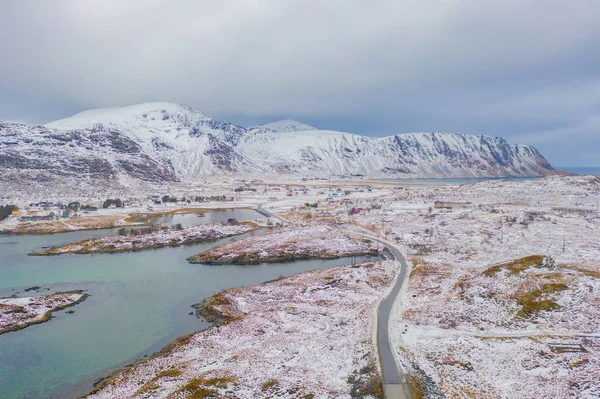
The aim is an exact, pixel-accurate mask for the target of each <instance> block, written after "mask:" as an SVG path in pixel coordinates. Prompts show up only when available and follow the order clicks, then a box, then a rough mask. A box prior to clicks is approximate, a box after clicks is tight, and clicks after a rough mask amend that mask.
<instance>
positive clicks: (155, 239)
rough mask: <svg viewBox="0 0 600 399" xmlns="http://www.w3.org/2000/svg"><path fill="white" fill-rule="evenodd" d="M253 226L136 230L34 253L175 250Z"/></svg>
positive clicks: (36, 254)
mask: <svg viewBox="0 0 600 399" xmlns="http://www.w3.org/2000/svg"><path fill="white" fill-rule="evenodd" d="M258 228H259V227H258V226H257V225H255V224H253V223H250V222H243V223H239V224H207V225H201V226H192V227H188V228H181V229H177V228H176V229H168V230H164V229H160V230H148V231H146V232H144V231H142V230H133V234H123V235H118V236H110V237H100V238H92V239H88V240H83V241H78V242H75V243H71V244H66V245H61V246H57V247H52V248H48V249H44V250H41V251H36V252H32V253H30V255H35V256H47V255H63V254H91V253H117V252H129V251H139V250H144V249H152V248H162V247H174V246H179V245H187V244H196V243H200V242H204V241H212V240H218V239H221V238H226V237H231V236H234V235H238V234H243V233H247V232H250V231H252V230H256V229H258Z"/></svg>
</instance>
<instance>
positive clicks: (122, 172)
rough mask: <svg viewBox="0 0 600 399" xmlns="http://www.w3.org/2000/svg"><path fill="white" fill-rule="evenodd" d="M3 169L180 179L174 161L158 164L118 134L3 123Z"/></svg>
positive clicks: (0, 142) (0, 155) (0, 146)
mask: <svg viewBox="0 0 600 399" xmlns="http://www.w3.org/2000/svg"><path fill="white" fill-rule="evenodd" d="M0 168H2V169H8V170H21V171H26V170H29V171H44V172H48V173H50V174H54V175H61V176H72V177H87V178H94V179H105V180H115V179H119V178H120V177H121V176H123V177H129V178H134V179H139V180H146V181H176V180H177V176H176V174H175V171H174V168H173V165H172V164H171V162H170V161H169V160H156V159H154V158H153V157H151V156H149V155H148V154H147V153H145V152H144V150H143V149H142V148H141V146H140V145H139V144H138V143H136V142H135V141H133V140H131V139H129V138H128V137H126V136H124V135H123V134H121V133H120V132H118V131H110V130H108V131H103V130H95V129H89V130H70V131H59V130H54V129H48V128H45V127H43V126H28V125H23V124H19V123H1V122H0Z"/></svg>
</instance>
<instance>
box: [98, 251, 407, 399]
mask: <svg viewBox="0 0 600 399" xmlns="http://www.w3.org/2000/svg"><path fill="white" fill-rule="evenodd" d="M397 267H398V264H397V263H396V262H392V261H382V262H375V263H364V264H361V265H358V266H357V267H349V266H346V267H337V268H333V269H329V270H317V271H311V272H305V273H301V274H297V275H295V276H292V277H289V278H284V279H281V280H278V281H275V282H271V283H266V284H262V285H257V286H253V287H248V288H237V289H230V290H227V291H225V292H223V293H220V294H217V295H215V296H213V297H212V298H210V299H209V300H208V301H207V303H206V306H209V307H211V308H212V309H213V311H216V312H219V313H221V314H223V315H225V316H226V318H227V321H226V322H225V323H223V324H222V325H219V326H218V327H213V328H210V329H208V330H205V331H203V332H199V333H196V334H194V335H192V336H190V337H187V338H185V339H181V340H179V342H178V343H177V344H176V345H175V346H174V347H173V348H171V350H170V351H167V352H166V353H163V354H162V355H159V356H157V357H154V358H152V359H150V360H148V361H145V362H142V363H140V364H138V365H137V366H135V367H133V368H131V369H126V370H124V371H122V372H120V373H118V374H116V375H115V376H114V377H113V378H111V379H110V381H106V383H105V384H104V385H103V388H101V389H100V391H99V392H97V393H95V394H93V395H91V396H90V398H98V399H99V398H111V399H118V398H166V397H169V398H184V397H190V396H192V395H194V394H197V395H198V396H194V397H211V396H210V395H213V396H214V397H228V398H248V399H250V398H323V399H324V398H351V397H354V398H356V397H361V398H363V397H364V398H368V397H381V393H382V392H381V385H380V378H379V374H378V366H377V359H376V354H375V353H376V352H375V351H376V344H375V342H374V331H375V309H376V306H377V304H378V302H379V300H380V299H381V297H382V295H383V294H384V291H385V290H386V288H387V287H388V286H389V285H390V284H391V283H392V280H393V277H394V275H395V273H396V272H397ZM201 394H204V395H207V396H201Z"/></svg>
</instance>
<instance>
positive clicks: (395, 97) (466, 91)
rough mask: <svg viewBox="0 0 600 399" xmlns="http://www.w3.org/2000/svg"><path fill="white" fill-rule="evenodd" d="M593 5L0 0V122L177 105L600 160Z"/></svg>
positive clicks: (599, 27)
mask: <svg viewBox="0 0 600 399" xmlns="http://www.w3.org/2000/svg"><path fill="white" fill-rule="evenodd" d="M599 15H600V3H599V2H598V1H596V0H593V1H588V0H579V1H577V2H574V3H570V4H567V3H565V2H564V1H558V0H545V1H541V0H540V1H521V0H520V1H513V0H507V1H502V2H474V1H459V0H429V1H410V0H404V1H398V0H396V1H371V2H365V1H327V2H317V1H291V0H289V1H267V0H265V1H223V2H209V1H182V0H179V1H158V0H143V1H133V0H132V1H128V2H123V1H114V0H103V1H92V0H87V1H59V0H57V1H53V2H37V1H22V2H3V3H2V4H0V35H1V37H2V39H0V54H1V57H2V62H0V120H23V121H26V122H30V123H43V122H46V121H49V120H53V119H58V118H61V117H65V116H68V115H70V114H73V113H75V112H78V111H81V110H83V109H87V108H95V107H103V106H114V105H130V104H134V103H139V102H145V101H174V102H178V103H184V104H187V105H190V106H192V107H194V108H196V109H199V110H201V111H203V112H204V113H206V114H209V115H211V116H213V117H216V118H219V119H227V120H231V121H233V122H237V123H240V124H246V125H251V124H257V123H263V122H267V121H269V120H273V119H277V118H281V117H291V118H295V119H299V120H302V121H304V122H307V123H310V124H313V125H316V126H319V127H321V128H328V129H337V130H345V131H351V132H356V133H363V134H371V135H384V134H392V133H402V132H408V131H449V132H459V133H484V134H491V135H498V136H503V137H506V138H507V139H510V140H514V141H518V142H521V143H524V144H533V145H535V146H537V147H538V148H539V149H540V150H541V151H542V153H543V154H545V155H546V156H547V157H548V159H549V160H550V161H551V162H552V163H553V164H555V165H598V166H600V153H599V151H600V150H599V149H600V132H599V128H600V115H599V113H600V112H599V111H598V110H600V107H599V105H600V70H599V68H598V65H600V24H598V22H597V21H598V16H599Z"/></svg>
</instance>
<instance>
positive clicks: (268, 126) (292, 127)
mask: <svg viewBox="0 0 600 399" xmlns="http://www.w3.org/2000/svg"><path fill="white" fill-rule="evenodd" d="M249 130H255V131H257V130H261V131H266V132H280V133H291V132H303V131H308V130H319V129H317V128H316V127H314V126H311V125H307V124H306V123H302V122H298V121H295V120H292V119H284V120H281V121H277V122H271V123H265V124H264V125H260V126H255V127H252V128H250V129H249Z"/></svg>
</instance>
